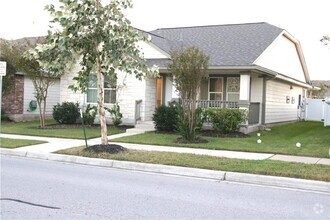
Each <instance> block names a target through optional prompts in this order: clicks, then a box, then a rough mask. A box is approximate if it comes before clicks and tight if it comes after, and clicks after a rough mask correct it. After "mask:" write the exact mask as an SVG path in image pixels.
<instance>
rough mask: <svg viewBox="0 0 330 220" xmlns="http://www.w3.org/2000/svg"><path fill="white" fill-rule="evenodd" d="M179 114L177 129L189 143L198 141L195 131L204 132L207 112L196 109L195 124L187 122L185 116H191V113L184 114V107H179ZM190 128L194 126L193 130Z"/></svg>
mask: <svg viewBox="0 0 330 220" xmlns="http://www.w3.org/2000/svg"><path fill="white" fill-rule="evenodd" d="M177 112H178V120H177V129H178V130H179V131H180V134H181V136H182V137H183V138H184V139H185V140H188V141H192V140H194V139H196V135H195V134H196V132H195V131H200V130H202V128H203V123H204V122H205V121H206V118H207V111H206V110H205V109H202V108H196V110H195V121H194V122H193V123H189V122H188V121H187V120H185V118H184V114H189V113H187V112H184V109H183V108H182V105H178V106H177ZM189 126H193V127H192V129H191V128H190V127H189ZM191 131H193V132H191Z"/></svg>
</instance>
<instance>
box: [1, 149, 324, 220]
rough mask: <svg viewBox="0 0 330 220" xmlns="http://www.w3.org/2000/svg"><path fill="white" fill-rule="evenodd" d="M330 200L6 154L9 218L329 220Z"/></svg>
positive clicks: (4, 190)
mask: <svg viewBox="0 0 330 220" xmlns="http://www.w3.org/2000/svg"><path fill="white" fill-rule="evenodd" d="M329 196H330V194H329V193H320V192H311V191H306V190H293V189H285V188H277V187H265V186H259V185H251V184H238V183H232V182H227V181H212V180H206V179H198V178H186V177H178V176H171V175H159V174H150V173H144V172H133V171H128V170H120V169H114V168H104V167H93V166H85V165H79V164H67V163H63V162H54V161H45V160H36V159H31V158H18V157H12V156H5V155H1V201H0V202H1V219H329V216H330V199H329V198H330V197H329Z"/></svg>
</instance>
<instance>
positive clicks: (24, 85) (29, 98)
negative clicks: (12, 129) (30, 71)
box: [1, 72, 60, 121]
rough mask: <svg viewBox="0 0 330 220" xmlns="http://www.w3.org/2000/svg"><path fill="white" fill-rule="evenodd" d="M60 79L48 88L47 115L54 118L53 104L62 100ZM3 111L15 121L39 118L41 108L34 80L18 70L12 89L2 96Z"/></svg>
mask: <svg viewBox="0 0 330 220" xmlns="http://www.w3.org/2000/svg"><path fill="white" fill-rule="evenodd" d="M59 91H60V79H57V80H56V81H55V82H54V84H53V85H52V86H50V87H49V89H48V97H47V106H46V112H45V114H46V117H47V118H52V113H53V106H54V105H56V104H57V103H59V102H60V95H59ZM1 111H2V112H3V113H5V114H6V115H8V116H9V118H10V119H11V120H13V121H24V120H32V119H38V118H39V109H38V106H37V102H36V98H35V90H34V86H33V82H32V80H31V79H30V78H29V77H27V76H26V75H24V74H23V73H21V72H17V73H16V74H15V77H14V83H13V86H12V88H11V89H10V91H7V93H6V94H5V95H4V96H3V97H2V102H1Z"/></svg>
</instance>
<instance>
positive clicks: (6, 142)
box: [0, 138, 46, 148]
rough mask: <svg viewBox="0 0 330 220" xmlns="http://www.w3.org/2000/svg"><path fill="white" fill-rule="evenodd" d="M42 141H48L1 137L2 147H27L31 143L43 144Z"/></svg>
mask: <svg viewBox="0 0 330 220" xmlns="http://www.w3.org/2000/svg"><path fill="white" fill-rule="evenodd" d="M42 143H46V142H45V141H36V140H23V139H11V138H0V148H18V147H25V146H29V145H34V144H42Z"/></svg>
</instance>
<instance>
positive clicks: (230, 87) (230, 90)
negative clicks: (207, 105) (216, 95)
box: [226, 77, 240, 102]
mask: <svg viewBox="0 0 330 220" xmlns="http://www.w3.org/2000/svg"><path fill="white" fill-rule="evenodd" d="M239 90H240V78H239V77H228V78H227V89H226V94H227V95H226V96H227V97H226V100H227V101H231V102H238V101H239Z"/></svg>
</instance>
